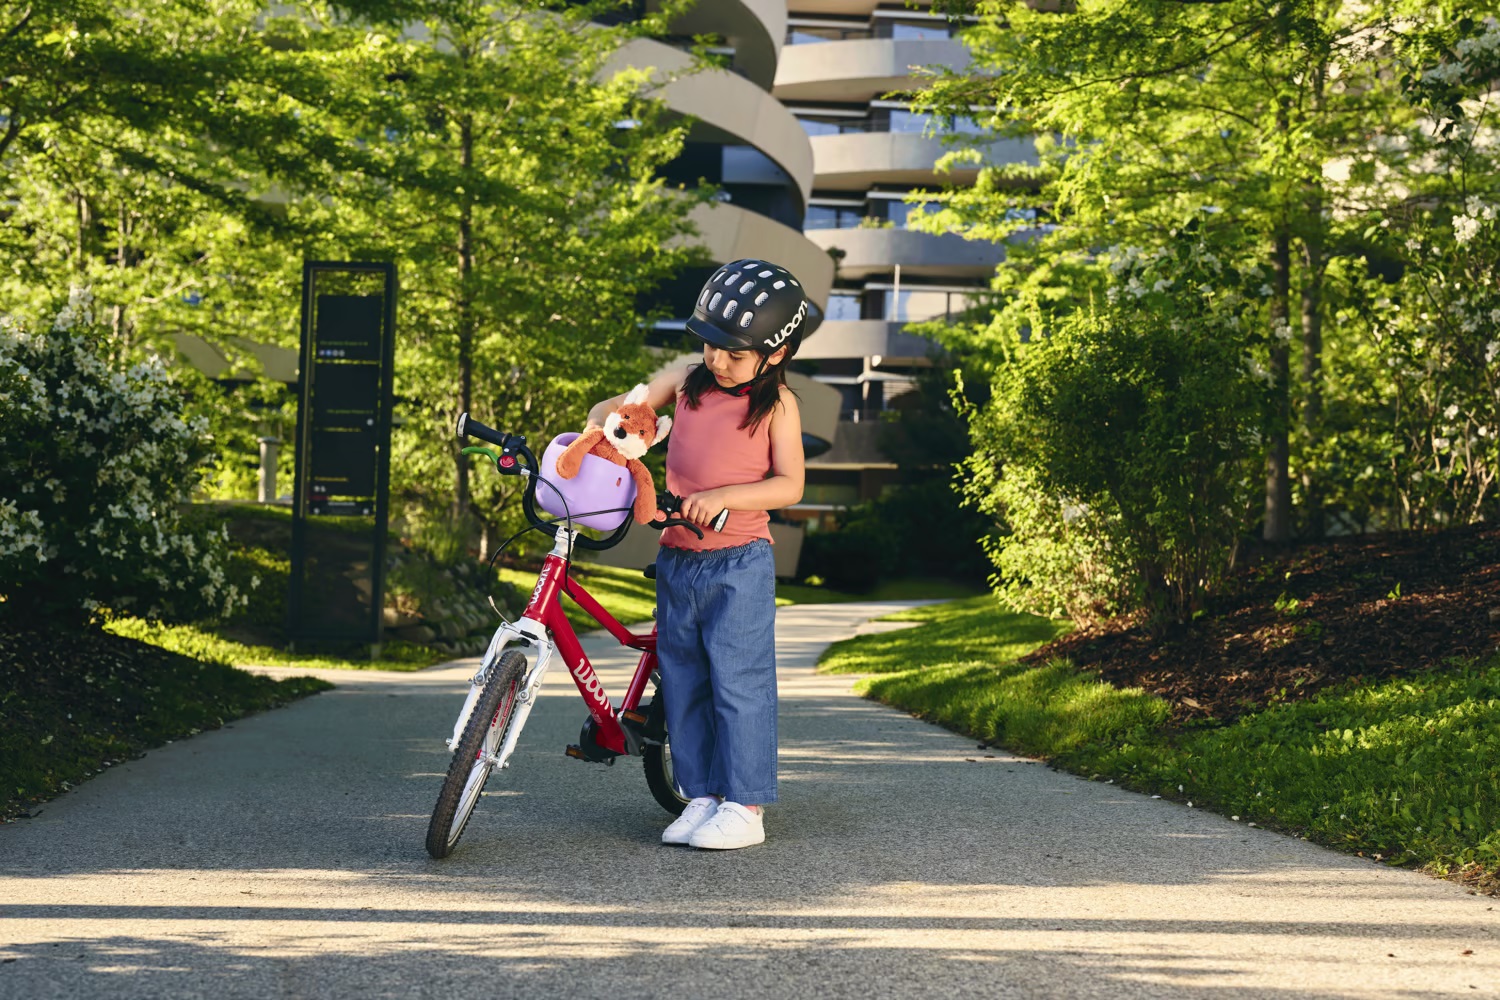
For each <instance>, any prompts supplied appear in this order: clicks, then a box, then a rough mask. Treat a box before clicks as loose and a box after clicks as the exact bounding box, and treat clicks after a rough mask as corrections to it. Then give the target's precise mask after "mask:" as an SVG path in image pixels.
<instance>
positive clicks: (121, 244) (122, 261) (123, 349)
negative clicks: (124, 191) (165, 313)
mask: <svg viewBox="0 0 1500 1000" xmlns="http://www.w3.org/2000/svg"><path fill="white" fill-rule="evenodd" d="M129 235H130V223H129V220H128V218H127V216H126V209H125V205H124V200H123V199H122V200H121V204H120V221H119V224H118V226H116V232H115V236H116V240H115V267H116V268H118V269H119V271H120V274H121V277H122V278H123V276H124V274H125V268H126V267H128V266H129V261H128V260H127V259H126V254H127V252H128V250H129V247H128V243H127V240H128V237H129ZM124 287H125V282H124V281H123V280H122V281H121V282H120V288H121V289H123V288H124ZM120 299H121V300H120V301H119V302H116V303H115V307H114V317H113V320H112V323H111V325H112V327H113V330H114V345H115V347H114V349H115V351H116V352H117V353H118V354H119V356H120V357H121V358H125V357H128V356H129V354H130V341H129V329H128V328H127V327H126V324H125V302H124V296H123V295H122V296H121V297H120Z"/></svg>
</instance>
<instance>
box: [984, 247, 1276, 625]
mask: <svg viewBox="0 0 1500 1000" xmlns="http://www.w3.org/2000/svg"><path fill="white" fill-rule="evenodd" d="M1114 257H1115V260H1114V264H1113V267H1112V271H1113V274H1112V277H1111V284H1110V286H1109V288H1108V290H1107V293H1106V295H1105V302H1103V303H1099V304H1097V305H1096V307H1095V308H1092V309H1083V310H1079V311H1077V312H1075V313H1072V314H1071V315H1069V316H1067V317H1065V318H1064V319H1062V320H1061V321H1060V322H1059V323H1058V324H1057V325H1056V326H1055V327H1054V328H1052V329H1049V330H1047V331H1046V332H1045V334H1044V335H1041V336H1037V335H1035V334H1033V336H1032V337H1031V338H1030V340H1029V342H1025V343H1016V344H1014V345H1013V346H1012V360H1011V361H1010V363H1008V364H1005V365H1003V366H1000V367H999V368H998V369H997V370H996V372H995V375H994V379H993V382H992V386H991V388H992V391H993V396H992V399H991V402H990V403H989V405H988V406H987V407H986V408H985V410H984V411H983V413H982V414H980V415H978V416H977V417H976V418H975V419H974V420H973V422H972V423H971V431H972V433H973V437H974V441H975V445H976V451H975V454H974V456H973V457H972V458H971V459H970V461H969V463H968V464H969V472H970V473H971V476H972V481H971V491H970V492H971V496H974V497H975V498H976V499H977V500H978V502H979V503H980V505H981V507H982V509H985V510H986V511H987V512H990V513H994V514H996V515H998V516H999V517H1000V518H1001V519H1002V520H1003V522H1004V523H1005V525H1006V528H1007V529H1008V530H1007V533H1005V534H1003V535H1001V536H1000V537H998V538H997V539H994V540H993V542H992V544H991V546H990V552H991V556H992V558H993V560H994V562H995V565H996V567H997V569H998V573H997V575H996V581H995V582H996V587H997V591H998V593H999V595H1000V597H1001V598H1002V599H1003V600H1004V601H1005V602H1006V603H1007V604H1010V605H1011V606H1013V607H1016V608H1018V609H1020V610H1028V611H1036V612H1040V613H1044V614H1057V613H1059V612H1062V613H1066V614H1068V615H1069V616H1070V617H1073V618H1075V619H1083V620H1087V619H1089V618H1092V617H1096V616H1102V615H1108V614H1113V613H1117V612H1121V611H1131V610H1136V609H1143V610H1145V611H1146V612H1147V613H1148V615H1149V617H1150V619H1151V621H1152V622H1153V623H1154V624H1155V625H1156V626H1158V627H1164V626H1165V625H1167V624H1168V623H1170V622H1173V621H1178V622H1181V621H1185V620H1188V619H1189V618H1191V617H1192V615H1193V614H1194V613H1195V612H1196V611H1198V610H1199V609H1200V608H1202V607H1203V604H1204V600H1205V598H1206V597H1207V596H1208V595H1209V594H1210V593H1212V592H1213V591H1214V589H1215V588H1216V587H1217V586H1218V585H1219V584H1220V583H1221V582H1222V581H1223V580H1224V578H1225V576H1226V574H1227V573H1228V571H1229V569H1230V568H1231V566H1232V563H1233V556H1234V553H1235V551H1236V546H1237V543H1238V538H1239V535H1240V532H1241V531H1243V530H1244V528H1245V526H1246V524H1247V523H1249V522H1250V519H1251V518H1250V515H1251V512H1252V509H1253V507H1254V504H1255V501H1256V498H1257V497H1258V496H1259V495H1260V494H1259V489H1258V483H1257V469H1258V467H1259V461H1260V456H1261V453H1262V449H1261V446H1260V441H1261V435H1260V427H1261V423H1262V421H1263V419H1264V416H1265V413H1266V406H1267V400H1268V395H1267V388H1266V385H1265V381H1264V378H1263V377H1261V376H1258V375H1257V374H1256V373H1257V372H1259V371H1264V369H1265V365H1264V363H1263V362H1264V352H1265V348H1266V344H1265V343H1264V340H1265V335H1264V334H1261V333H1258V332H1255V331H1259V330H1261V329H1262V328H1263V326H1264V324H1262V323H1260V322H1258V321H1257V319H1256V313H1257V311H1258V310H1259V308H1260V307H1259V305H1258V304H1257V302H1258V300H1257V299H1256V298H1255V293H1254V291H1253V289H1254V288H1255V287H1257V286H1258V285H1259V284H1260V281H1261V280H1262V279H1261V277H1260V275H1259V273H1258V272H1242V271H1240V270H1238V269H1236V268H1235V267H1233V266H1232V265H1229V264H1226V263H1224V261H1225V260H1227V259H1230V255H1229V254H1228V253H1227V252H1225V250H1224V249H1223V248H1215V247H1214V246H1212V245H1210V243H1209V242H1208V241H1206V240H1205V239H1203V238H1201V237H1199V236H1198V235H1196V234H1194V233H1189V232H1183V233H1180V234H1179V235H1178V237H1177V239H1176V240H1175V241H1174V242H1173V243H1172V244H1170V245H1168V246H1167V247H1166V248H1164V249H1162V250H1160V251H1156V252H1150V253H1143V252H1138V251H1131V250H1118V251H1116V252H1115V253H1114Z"/></svg>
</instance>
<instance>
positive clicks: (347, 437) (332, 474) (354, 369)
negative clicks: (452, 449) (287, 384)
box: [286, 261, 396, 655]
mask: <svg viewBox="0 0 1500 1000" xmlns="http://www.w3.org/2000/svg"><path fill="white" fill-rule="evenodd" d="M395 320H396V268H395V265H394V264H388V263H334V262H327V261H307V262H305V263H304V264H303V266H302V351H301V364H300V366H299V368H298V387H297V388H298V396H297V438H296V470H297V472H296V486H295V489H294V491H293V495H292V573H291V583H290V590H289V592H288V594H287V617H286V632H287V639H288V640H289V641H290V642H291V643H293V644H295V643H296V642H298V641H299V640H303V641H328V642H345V643H348V642H367V643H369V644H370V646H371V649H372V652H373V653H374V654H375V655H378V653H379V647H380V640H381V628H382V606H383V604H384V596H385V536H386V529H387V521H388V519H389V509H388V508H389V494H390V471H391V409H392V405H393V402H394V398H395V394H394V391H393V386H392V382H393V376H394V369H395V365H394V353H395Z"/></svg>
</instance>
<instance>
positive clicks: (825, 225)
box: [802, 204, 865, 230]
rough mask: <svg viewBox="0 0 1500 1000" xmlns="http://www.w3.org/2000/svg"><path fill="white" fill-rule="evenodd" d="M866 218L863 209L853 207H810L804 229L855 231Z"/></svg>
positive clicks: (808, 207)
mask: <svg viewBox="0 0 1500 1000" xmlns="http://www.w3.org/2000/svg"><path fill="white" fill-rule="evenodd" d="M864 217H865V212H864V209H863V208H855V207H854V206H852V205H847V206H846V205H817V204H813V205H808V206H807V215H806V217H805V221H804V222H803V223H802V228H803V229H804V230H807V229H855V228H857V227H858V226H859V224H860V220H861V219H863V218H864Z"/></svg>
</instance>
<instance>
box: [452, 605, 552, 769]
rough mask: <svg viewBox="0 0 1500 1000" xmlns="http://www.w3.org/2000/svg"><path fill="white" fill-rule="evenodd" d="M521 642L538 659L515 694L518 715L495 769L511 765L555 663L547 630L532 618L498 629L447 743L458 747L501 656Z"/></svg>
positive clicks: (472, 680) (502, 747) (496, 758)
mask: <svg viewBox="0 0 1500 1000" xmlns="http://www.w3.org/2000/svg"><path fill="white" fill-rule="evenodd" d="M523 622H524V623H525V624H526V625H527V626H528V627H527V629H524V630H523V629H522V628H521V627H520V626H521V623H523ZM533 630H534V631H533ZM518 642H524V643H525V644H526V645H528V646H531V647H533V648H535V650H536V658H535V660H534V662H533V663H532V664H531V669H530V670H528V671H527V673H526V677H525V679H524V680H523V681H522V684H521V691H520V693H519V694H517V695H516V710H515V715H514V716H513V717H512V718H511V723H510V725H509V726H507V727H506V732H505V742H504V743H503V744H501V746H500V750H499V752H498V753H497V754H496V755H495V759H494V760H493V761H491V763H492V764H494V765H495V766H496V767H502V768H503V767H506V766H507V765H508V763H509V761H510V755H511V754H512V753H514V752H515V749H516V741H517V740H519V739H520V738H521V730H522V728H524V727H525V725H526V719H527V718H528V717H529V716H530V715H531V707H532V706H533V705H535V704H536V692H537V690H538V689H539V688H540V687H541V686H542V679H543V678H544V677H546V676H547V668H548V666H549V665H550V664H551V662H552V654H553V652H554V651H555V647H554V646H553V644H552V640H551V639H549V638H548V637H547V631H546V629H544V628H543V627H542V625H541V623H540V622H534V621H532V620H531V619H529V618H522V619H521V621H520V622H516V623H510V622H507V623H506V624H504V625H501V626H500V627H499V628H498V629H496V630H495V634H494V636H493V637H491V639H490V644H489V647H488V648H487V649H486V650H485V653H484V659H483V660H482V661H481V662H480V664H479V670H478V671H476V672H475V674H474V676H473V677H471V678H469V694H468V697H466V698H465V699H464V707H463V708H462V709H460V710H459V713H458V721H456V722H455V723H454V724H453V736H452V738H451V739H449V740H448V748H449V749H450V750H451V749H452V748H454V747H456V746H458V741H459V738H460V737H461V736H462V735H463V732H464V729H465V727H467V726H468V724H469V716H471V715H473V714H474V704H475V703H476V702H477V701H479V696H480V694H481V693H482V692H483V691H484V686H485V684H487V683H488V682H489V677H490V671H491V670H493V669H494V667H495V664H497V663H499V662H500V657H501V655H502V654H504V652H505V650H506V649H507V648H508V647H509V646H511V645H514V644H515V643H518Z"/></svg>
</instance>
